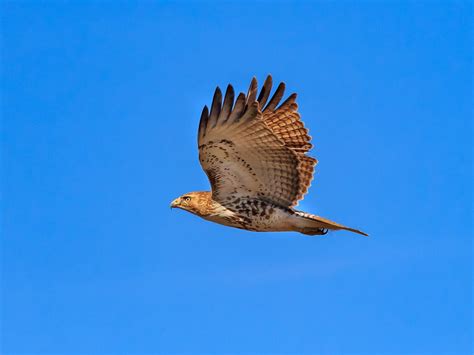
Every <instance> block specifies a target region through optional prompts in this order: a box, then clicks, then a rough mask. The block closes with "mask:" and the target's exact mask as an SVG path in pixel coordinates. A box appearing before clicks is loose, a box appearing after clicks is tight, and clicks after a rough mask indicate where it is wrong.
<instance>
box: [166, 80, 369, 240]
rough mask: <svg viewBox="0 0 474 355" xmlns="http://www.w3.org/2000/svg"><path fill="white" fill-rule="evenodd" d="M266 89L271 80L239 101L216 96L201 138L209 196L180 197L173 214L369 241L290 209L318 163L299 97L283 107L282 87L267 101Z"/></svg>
mask: <svg viewBox="0 0 474 355" xmlns="http://www.w3.org/2000/svg"><path fill="white" fill-rule="evenodd" d="M271 89H272V77H271V76H270V75H269V76H268V77H267V78H266V80H265V82H264V84H263V87H262V89H261V90H260V93H258V92H257V91H258V89H257V80H256V79H255V78H253V79H252V81H251V83H250V87H249V89H248V92H247V95H245V94H244V93H240V94H239V95H238V96H237V99H236V100H235V102H234V96H235V94H234V89H233V87H232V86H231V85H229V86H227V90H226V92H225V95H224V100H223V101H222V92H221V90H220V89H219V87H217V88H216V91H215V93H214V98H213V100H212V105H211V110H210V111H209V109H208V108H207V106H204V109H203V111H202V114H201V120H200V122H199V130H198V148H199V161H200V163H201V166H202V168H203V170H204V171H205V172H206V174H207V177H208V178H209V182H210V184H211V189H212V191H201V192H190V193H187V194H184V195H183V196H181V197H178V198H177V199H175V200H174V201H173V202H172V203H171V208H180V209H183V210H185V211H188V212H191V213H193V214H195V215H197V216H199V217H202V218H204V219H206V220H208V221H212V222H215V223H219V224H223V225H226V226H230V227H235V228H240V229H245V230H250V231H256V232H277V231H295V232H299V233H303V234H306V235H324V234H326V233H327V232H328V230H341V229H342V230H347V231H351V232H355V233H359V234H362V235H365V236H367V234H366V233H364V232H362V231H360V230H357V229H353V228H349V227H346V226H343V225H341V224H338V223H335V222H333V221H330V220H328V219H325V218H322V217H319V216H316V215H312V214H309V213H306V212H301V211H298V210H296V209H295V208H294V207H295V206H296V205H297V204H298V201H299V200H301V199H302V198H303V196H304V195H305V194H306V192H307V191H308V188H309V186H310V184H311V181H312V179H313V172H314V167H315V166H316V164H317V162H318V161H317V160H316V159H314V158H312V157H309V156H308V155H307V153H308V151H309V150H310V149H311V148H312V145H311V143H310V140H311V137H310V136H309V135H308V130H307V129H306V128H305V127H304V124H303V122H302V121H301V119H300V115H299V113H298V105H297V104H296V94H291V95H290V96H289V97H288V98H287V99H286V100H285V101H284V102H283V103H280V101H281V99H282V97H283V94H284V91H285V84H284V83H280V84H279V85H278V87H277V89H276V90H275V92H274V94H273V96H272V97H271V99H270V100H268V99H269V97H270V91H271ZM257 94H258V97H257Z"/></svg>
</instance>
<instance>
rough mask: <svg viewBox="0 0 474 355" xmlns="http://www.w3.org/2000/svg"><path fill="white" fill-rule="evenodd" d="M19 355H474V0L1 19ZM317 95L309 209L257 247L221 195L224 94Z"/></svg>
mask: <svg viewBox="0 0 474 355" xmlns="http://www.w3.org/2000/svg"><path fill="white" fill-rule="evenodd" d="M1 12H2V20H3V24H2V26H3V27H2V41H3V43H2V82H1V90H2V95H3V103H2V144H3V146H2V156H3V159H2V160H3V161H2V218H3V221H2V254H1V257H2V258H1V263H2V313H1V318H2V323H1V333H2V339H1V345H2V352H3V353H22V352H24V353H63V354H67V353H83V354H99V353H110V354H118V353H145V352H146V353H170V352H183V353H198V352H199V353H210V352H220V353H222V352H226V353H233V352H254V353H275V352H291V353H326V354H334V353H347V352H357V353H364V354H369V353H388V352H396V353H405V354H406V353H415V352H420V353H421V352H424V353H438V352H439V353H440V352H447V353H452V354H454V353H470V347H471V344H472V342H471V340H472V338H471V337H472V328H471V317H472V311H471V302H472V301H471V300H472V298H471V296H472V291H471V281H472V279H471V277H472V274H471V272H472V270H471V256H472V247H471V236H472V222H471V215H470V213H471V212H472V205H471V199H472V192H473V190H472V178H473V176H472V171H471V167H472V137H471V134H472V127H471V119H472V111H471V108H472V96H471V88H472V87H471V84H472V67H471V61H472V52H471V45H472V38H471V33H470V31H471V28H470V27H471V25H470V23H471V21H472V15H471V5H470V4H469V3H467V2H465V3H462V2H449V1H446V2H371V3H360V2H346V1H345V2H337V3H336V2H319V3H293V2H292V3H290V2H281V3H270V2H261V3H240V4H237V3H217V2H216V3H198V2H193V3H174V2H155V3H152V2H147V1H142V2H137V3H131V2H100V3H99V2H97V3H84V2H82V3H79V2H73V1H70V2H57V3H49V2H37V3H28V2H20V1H18V2H16V1H15V2H2V5H1ZM268 73H271V74H273V76H274V79H275V80H276V81H280V80H281V81H285V82H286V83H287V87H288V88H289V90H290V92H292V91H295V92H298V93H299V105H300V112H301V114H302V117H303V119H304V121H305V122H306V124H307V126H308V127H309V129H310V131H311V134H312V136H313V140H314V145H315V148H314V149H313V155H314V156H316V157H317V158H318V159H319V160H320V164H319V165H318V170H317V174H316V177H315V180H314V182H313V187H312V188H311V190H310V194H309V195H308V196H307V197H306V199H305V200H304V201H303V203H302V204H301V208H302V209H304V210H307V211H310V212H314V213H318V214H320V215H322V216H327V217H329V218H332V219H334V220H336V221H340V222H342V223H345V224H347V225H350V226H353V227H357V228H360V229H363V230H365V231H367V232H369V233H370V235H371V236H370V238H363V237H360V236H358V235H354V234H350V233H346V232H340V233H332V234H330V235H328V236H326V237H322V238H310V237H304V236H301V235H297V234H294V233H282V234H278V233H268V234H256V233H251V232H245V231H240V230H236V229H231V228H226V227H223V226H219V225H217V224H212V223H209V222H205V221H203V220H200V219H199V218H197V217H195V216H192V215H190V214H186V213H185V212H182V211H173V212H171V211H170V209H169V202H170V201H171V200H172V199H173V198H175V197H177V196H178V195H181V194H183V193H185V192H188V191H193V190H206V189H208V182H207V179H206V177H205V175H204V173H203V172H202V171H201V168H200V166H199V163H198V159H197V147H196V129H197V125H198V120H199V115H200V111H201V109H202V106H203V105H205V104H209V103H210V101H211V98H212V94H213V90H214V88H215V86H216V85H220V86H221V87H224V86H225V85H227V84H228V83H229V82H231V83H233V84H234V85H235V87H236V89H238V90H246V89H247V86H248V83H249V81H250V79H251V77H252V76H254V75H255V76H256V77H257V78H258V79H259V81H260V82H262V81H263V79H264V77H265V76H266V75H267V74H268Z"/></svg>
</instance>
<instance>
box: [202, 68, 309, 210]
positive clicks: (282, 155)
mask: <svg viewBox="0 0 474 355" xmlns="http://www.w3.org/2000/svg"><path fill="white" fill-rule="evenodd" d="M270 90H271V77H269V78H267V80H266V81H265V84H264V86H263V88H262V91H261V93H260V95H259V98H258V99H257V98H256V96H257V83H256V80H255V79H253V80H252V83H251V85H250V88H249V91H248V93H247V95H244V94H243V93H241V94H239V95H238V97H237V100H236V101H235V104H234V102H233V101H234V90H233V88H232V86H230V85H229V86H228V87H227V91H226V94H225V97H224V102H222V93H221V91H220V89H219V88H217V89H216V91H215V94H214V98H213V102H212V106H211V111H210V113H209V111H208V108H207V107H204V110H203V112H202V115H201V121H200V124H199V133H198V146H199V160H200V162H201V165H202V167H203V169H204V171H205V172H206V174H207V176H208V177H209V181H210V183H211V186H212V197H213V199H214V200H216V201H218V202H220V203H222V204H224V205H225V204H226V203H229V204H230V203H232V202H233V201H235V200H236V199H238V198H242V197H243V198H258V199H263V200H266V201H268V202H272V203H275V204H277V205H281V206H285V207H291V206H294V205H295V204H296V203H297V201H298V200H299V199H301V198H302V196H303V195H304V193H305V192H306V191H307V189H308V187H309V185H310V183H311V179H312V173H313V169H314V165H315V164H316V160H315V159H313V158H310V157H307V156H306V155H305V153H306V152H307V150H308V149H310V148H311V145H310V144H309V139H310V138H309V136H308V135H307V130H306V129H305V128H304V127H303V126H302V123H301V121H300V119H299V115H298V113H297V112H296V109H297V106H296V103H295V102H294V99H295V97H296V96H295V95H291V96H290V97H289V98H288V99H287V100H286V101H285V102H284V103H283V104H282V105H281V106H280V107H278V108H277V105H278V103H279V101H280V100H281V97H282V96H283V91H284V85H283V84H280V86H279V88H278V89H277V90H276V92H275V94H274V95H273V97H272V99H271V100H270V102H269V103H268V105H266V106H265V103H266V100H267V99H268V97H269V94H270ZM262 107H264V109H263V112H262V109H261V108H262Z"/></svg>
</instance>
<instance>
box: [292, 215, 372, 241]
mask: <svg viewBox="0 0 474 355" xmlns="http://www.w3.org/2000/svg"><path fill="white" fill-rule="evenodd" d="M295 217H296V219H295V223H294V228H295V230H296V231H297V232H300V233H303V234H307V235H323V234H326V233H327V232H328V230H341V229H342V230H346V231H349V232H354V233H358V234H361V235H365V236H366V237H367V236H369V235H368V234H367V233H364V232H362V231H360V230H358V229H354V228H349V227H346V226H343V225H342V224H339V223H336V222H333V221H330V220H329V219H326V218H323V217H319V216H315V215H313V214H309V213H305V212H300V211H295Z"/></svg>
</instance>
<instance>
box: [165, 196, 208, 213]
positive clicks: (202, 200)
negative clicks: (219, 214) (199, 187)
mask: <svg viewBox="0 0 474 355" xmlns="http://www.w3.org/2000/svg"><path fill="white" fill-rule="evenodd" d="M211 201H212V199H211V193H210V192H209V191H198V192H188V193H187V194H184V195H182V196H180V197H178V198H177V199H175V200H173V201H172V202H171V205H170V207H171V208H180V209H182V210H185V211H188V212H191V213H194V214H197V215H199V216H203V215H206V214H208V210H209V208H210V206H211V204H212V202H211Z"/></svg>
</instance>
